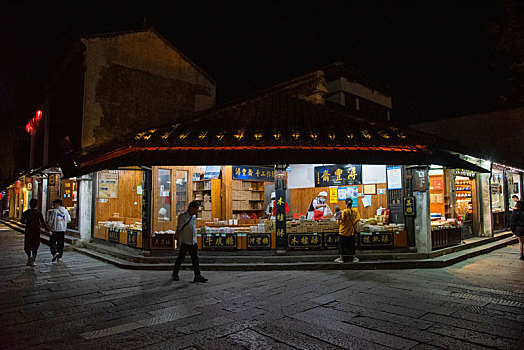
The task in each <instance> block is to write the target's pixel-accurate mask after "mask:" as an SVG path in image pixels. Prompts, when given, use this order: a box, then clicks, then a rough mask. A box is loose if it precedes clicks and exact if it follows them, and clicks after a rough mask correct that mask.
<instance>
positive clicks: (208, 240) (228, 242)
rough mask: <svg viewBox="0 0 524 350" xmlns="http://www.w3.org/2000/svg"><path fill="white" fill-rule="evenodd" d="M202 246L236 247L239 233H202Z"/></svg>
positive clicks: (210, 247)
mask: <svg viewBox="0 0 524 350" xmlns="http://www.w3.org/2000/svg"><path fill="white" fill-rule="evenodd" d="M202 247H203V248H207V249H224V248H225V249H231V248H233V249H236V247H237V235H236V234H234V233H225V234H219V235H209V234H203V235H202Z"/></svg>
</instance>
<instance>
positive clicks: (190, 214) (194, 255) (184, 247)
mask: <svg viewBox="0 0 524 350" xmlns="http://www.w3.org/2000/svg"><path fill="white" fill-rule="evenodd" d="M199 205H200V204H199V203H198V202H196V201H193V202H191V203H189V206H188V208H187V211H185V212H183V213H180V215H178V219H177V229H176V234H175V239H176V240H177V244H178V249H180V252H179V253H178V257H177V259H176V262H175V266H174V267H173V275H172V276H171V277H172V278H173V280H174V281H178V280H179V277H178V271H180V265H182V262H183V261H184V259H185V257H186V253H189V255H190V256H191V264H192V265H193V272H194V273H195V278H194V279H193V282H207V278H204V276H202V275H201V274H200V266H199V264H198V249H197V235H196V214H197V213H198V207H199Z"/></svg>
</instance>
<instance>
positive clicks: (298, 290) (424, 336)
mask: <svg viewBox="0 0 524 350" xmlns="http://www.w3.org/2000/svg"><path fill="white" fill-rule="evenodd" d="M22 245H23V236H22V235H21V234H19V233H17V232H14V231H11V230H9V229H7V228H6V227H5V226H0V249H1V251H2V254H1V255H0V262H1V266H0V303H1V305H2V311H1V314H0V349H19V348H31V349H138V348H147V349H246V348H247V349H271V348H276V349H295V348H298V349H436V348H446V349H477V348H479V349H482V348H501V349H518V348H519V347H522V344H523V342H522V335H523V330H524V278H523V276H524V262H521V261H519V260H518V255H517V248H516V247H515V246H513V247H508V248H504V249H500V250H497V251H495V252H493V253H491V254H489V255H484V256H480V257H477V258H474V259H470V260H467V261H465V262H463V263H459V264H457V265H454V266H452V267H449V268H444V269H431V270H388V271H264V272H220V271H213V272H205V276H206V277H208V278H209V279H210V282H209V283H207V284H193V283H190V281H191V279H192V273H191V272H190V271H182V272H181V275H180V277H181V281H180V282H172V281H171V280H170V273H169V272H167V271H131V270H122V269H119V268H116V267H114V266H112V265H108V264H106V263H103V262H100V261H97V260H94V259H91V258H89V257H86V256H84V255H81V254H78V253H74V252H66V254H65V256H64V258H63V260H62V261H60V262H58V263H51V261H50V260H51V255H50V253H49V250H48V247H47V246H45V245H41V246H40V251H39V254H40V255H39V257H38V259H37V266H36V267H35V268H29V267H26V266H25V264H24V263H25V255H24V253H23V251H22Z"/></svg>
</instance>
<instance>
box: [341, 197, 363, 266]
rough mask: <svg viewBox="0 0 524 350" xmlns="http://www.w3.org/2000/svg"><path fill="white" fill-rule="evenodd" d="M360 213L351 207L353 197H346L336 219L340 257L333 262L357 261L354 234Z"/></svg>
mask: <svg viewBox="0 0 524 350" xmlns="http://www.w3.org/2000/svg"><path fill="white" fill-rule="evenodd" d="M359 220H360V213H359V212H358V209H357V208H353V199H351V198H346V209H344V210H343V211H342V214H341V215H340V220H337V222H338V224H339V227H338V249H339V251H340V257H339V258H337V259H335V262H338V263H346V262H354V263H356V262H358V261H359V260H358V258H357V257H356V256H355V235H356V233H357V231H358V226H359V225H358V224H359Z"/></svg>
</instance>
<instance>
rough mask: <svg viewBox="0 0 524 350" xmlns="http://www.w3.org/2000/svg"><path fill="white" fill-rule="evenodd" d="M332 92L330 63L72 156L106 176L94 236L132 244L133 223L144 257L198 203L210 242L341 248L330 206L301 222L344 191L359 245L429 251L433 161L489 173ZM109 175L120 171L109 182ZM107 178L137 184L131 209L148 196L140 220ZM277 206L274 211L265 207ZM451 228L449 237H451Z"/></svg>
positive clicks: (81, 167)
mask: <svg viewBox="0 0 524 350" xmlns="http://www.w3.org/2000/svg"><path fill="white" fill-rule="evenodd" d="M327 91H328V88H327V83H326V80H325V75H324V72H322V71H317V72H314V73H312V74H309V75H306V76H304V77H302V78H300V79H296V80H294V81H291V82H288V83H286V84H281V85H278V86H276V87H273V88H271V89H267V90H264V91H261V92H259V93H257V94H254V95H252V96H248V97H246V98H244V99H240V100H237V101H235V102H233V103H231V104H229V105H226V106H224V107H222V108H216V109H211V110H207V111H203V112H200V113H197V114H195V115H194V116H193V118H192V121H191V122H186V123H177V124H174V125H171V126H169V127H164V128H156V129H148V130H147V131H143V132H139V133H136V134H133V135H131V136H128V137H126V138H124V139H123V140H122V142H121V143H120V144H119V145H118V146H115V145H102V146H101V147H99V148H97V149H93V150H91V152H90V153H89V154H86V155H82V156H79V157H78V158H76V159H74V162H76V163H77V165H78V166H77V167H69V168H67V169H68V173H66V176H67V175H68V174H69V175H79V174H82V173H84V174H86V173H92V174H95V173H96V175H92V176H96V177H98V179H99V181H98V189H97V192H96V193H97V195H96V196H95V197H96V198H97V200H96V205H97V209H96V212H97V214H96V217H95V220H94V226H95V236H94V237H95V238H97V239H104V240H105V239H107V240H109V241H112V242H116V241H117V238H118V242H119V243H120V244H128V243H129V241H130V242H131V244H132V245H133V244H135V243H134V238H133V237H130V236H129V234H130V232H131V231H133V230H137V231H140V232H138V233H137V235H141V237H142V240H141V241H142V247H141V249H142V250H143V251H144V253H145V254H150V253H153V254H154V253H155V251H156V250H169V251H170V250H172V249H173V248H174V240H173V237H174V231H175V228H176V216H177V214H178V213H180V212H181V211H184V210H185V209H186V207H187V204H188V202H189V201H191V200H198V201H200V202H201V203H202V205H201V211H200V212H199V214H198V216H199V220H197V222H198V228H199V232H200V239H199V244H200V246H201V247H202V249H232V250H237V249H276V250H281V249H328V248H335V247H336V238H337V224H336V222H335V221H333V220H330V216H331V215H327V218H326V219H325V220H305V219H306V218H307V214H308V213H307V212H308V211H309V206H310V204H311V202H312V200H313V198H315V196H317V195H318V194H319V193H320V192H327V194H328V196H327V197H328V198H327V201H328V203H327V205H328V207H329V208H330V211H331V212H334V211H335V205H339V206H341V207H342V208H343V207H344V204H343V203H344V199H345V198H344V196H346V197H347V196H348V195H349V196H353V197H354V198H355V199H356V200H355V205H357V206H358V207H359V209H360V211H361V214H362V217H363V218H364V219H365V220H363V221H364V225H363V233H362V234H361V235H360V240H359V244H360V247H362V248H363V249H402V250H405V251H413V250H416V251H418V252H430V251H431V250H432V249H433V246H434V244H433V241H434V240H433V239H432V232H431V220H430V219H431V218H430V199H431V196H430V193H429V192H430V189H429V183H430V182H429V176H430V175H429V166H430V165H431V164H441V165H443V166H446V167H448V168H450V169H469V170H470V171H477V172H480V173H485V172H488V171H489V170H486V169H485V168H483V167H481V166H479V165H476V164H473V163H471V162H468V161H466V160H463V159H461V158H460V157H459V156H458V155H456V154H454V153H452V152H449V151H446V150H445V149H446V148H447V149H451V148H452V145H451V144H446V143H445V142H442V141H441V140H439V139H437V138H435V137H431V136H428V135H421V134H420V133H419V132H413V131H410V130H405V129H400V128H398V127H396V126H394V125H392V124H390V123H389V122H386V121H384V122H381V123H378V122H376V121H374V120H372V121H370V120H366V119H364V118H359V117H355V116H354V115H352V114H351V113H349V111H347V109H345V108H341V107H340V106H339V105H336V104H331V103H327V102H326V101H325V100H324V99H323V96H324V94H325V93H326V92H327ZM319 120H321V121H322V123H318V121H319ZM445 146H446V147H445ZM447 146H449V147H447ZM290 164H291V165H290ZM103 169H105V170H103ZM122 171H124V172H126V173H127V172H131V171H137V172H139V173H140V172H141V173H142V182H141V183H140V175H136V176H135V180H134V182H133V181H128V182H127V185H126V184H124V175H122V173H121V172H122ZM104 172H109V173H110V174H117V173H118V179H116V178H115V177H114V178H113V180H110V179H106V181H105V182H101V181H100V178H101V174H102V173H104ZM104 176H105V175H104ZM126 176H127V175H126ZM108 181H109V182H111V181H113V182H112V183H113V184H116V183H118V193H119V194H120V193H124V191H125V192H126V193H130V195H131V198H130V200H129V204H127V206H129V205H131V206H133V208H135V207H136V208H137V209H138V208H139V207H140V201H139V200H138V197H137V196H141V200H142V201H141V207H142V217H141V219H142V220H141V222H140V221H138V220H136V219H137V218H136V217H133V216H134V215H136V213H138V210H137V211H127V212H128V213H129V214H126V215H123V214H122V213H123V212H124V211H125V210H128V209H126V208H123V207H118V208H117V207H111V204H110V202H109V199H108V202H106V201H105V198H100V193H101V190H103V191H106V190H107V186H105V185H104V188H102V186H103V184H104V183H105V184H107V183H108ZM113 192H115V191H113ZM272 192H275V197H276V198H275V202H274V203H273V202H270V197H271V193H272ZM103 196H106V194H104V195H103ZM133 196H134V197H133ZM127 201H128V200H124V201H121V200H118V201H116V202H117V203H119V204H117V205H125V204H123V203H124V202H127ZM100 203H102V204H100ZM106 203H107V204H106ZM99 204H100V205H101V206H107V208H106V209H99V208H102V207H101V206H99ZM269 204H273V205H274V206H275V208H276V211H275V215H274V216H275V219H274V220H272V219H271V216H273V215H267V214H265V212H266V209H267V206H268V205H269ZM286 204H287V205H286ZM286 207H289V208H290V211H289V212H286ZM117 209H118V211H116V210H117ZM452 218H453V219H456V218H455V217H453V216H451V217H450V219H452ZM439 219H442V216H440V217H439ZM104 220H105V221H104ZM387 220H388V222H386V221H387ZM446 220H448V219H447V218H446ZM131 222H133V223H134V225H135V226H134V227H133V226H131V225H132V224H131ZM453 224H455V220H453ZM445 225H448V226H450V225H451V221H448V222H447V223H446V224H442V226H445ZM139 226H141V229H140V227H139ZM443 228H449V227H443ZM106 237H107V238H106ZM128 237H130V238H128ZM443 237H444V238H441V239H440V241H439V242H440V243H441V245H445V244H447V245H449V244H453V243H454V242H452V241H451V240H450V239H448V238H447V237H448V236H447V235H446V234H445V233H443ZM124 238H126V239H127V240H126V239H124ZM444 241H445V242H444ZM128 245H129V244H128ZM137 246H138V245H137Z"/></svg>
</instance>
